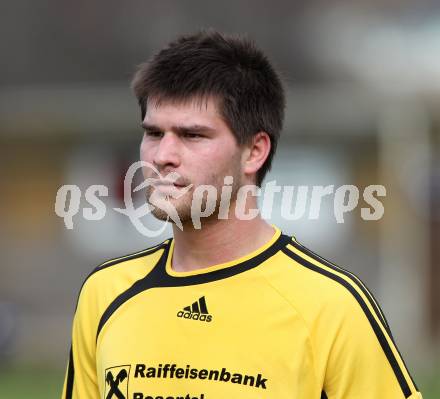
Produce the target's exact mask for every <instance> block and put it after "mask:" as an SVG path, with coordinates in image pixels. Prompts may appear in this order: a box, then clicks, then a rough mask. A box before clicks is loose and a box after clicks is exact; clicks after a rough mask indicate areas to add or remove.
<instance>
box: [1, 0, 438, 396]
mask: <svg viewBox="0 0 440 399" xmlns="http://www.w3.org/2000/svg"><path fill="white" fill-rule="evenodd" d="M0 9H1V12H0V50H1V58H2V62H1V63H0V159H1V168H0V181H1V188H0V190H1V193H0V221H1V222H0V254H1V255H0V276H1V277H0V398H1V399H2V398H8V399H13V398H28V397H29V398H31V397H32V398H33V399H36V398H56V397H59V396H60V392H61V386H62V383H63V379H64V368H65V365H66V360H67V353H68V348H69V345H70V327H71V320H72V315H73V310H74V306H75V301H76V296H77V293H78V290H79V288H80V286H81V282H82V281H83V279H84V278H85V277H86V276H87V274H88V273H89V272H90V271H91V270H92V269H93V268H94V267H95V266H96V265H97V264H99V263H101V262H103V261H104V260H107V259H109V258H112V257H115V256H118V255H123V254H127V253H130V252H134V251H137V250H139V249H142V248H146V247H149V246H151V245H153V244H155V243H156V242H159V241H161V240H163V239H164V238H167V237H168V236H169V234H170V232H171V231H170V229H169V228H168V229H167V230H166V232H165V233H164V234H162V235H161V236H159V237H156V238H153V239H152V238H147V237H144V236H142V235H141V234H140V233H138V232H137V231H136V229H135V228H134V226H133V225H131V223H130V221H129V220H128V219H127V218H126V217H124V216H123V215H121V214H119V213H117V212H114V211H113V208H121V207H124V202H123V192H124V191H123V179H124V175H125V173H126V171H127V168H128V166H129V165H130V164H131V163H132V162H134V161H136V160H138V157H139V154H138V151H139V148H138V147H139V143H140V140H141V136H142V132H141V130H140V128H139V122H140V121H139V110H138V108H137V104H136V101H135V99H134V98H133V96H132V94H131V93H130V89H129V82H130V79H131V76H132V74H133V72H134V70H135V68H136V65H138V64H139V63H141V62H144V61H145V60H146V59H147V58H149V57H150V56H151V55H152V54H153V53H155V52H156V51H158V50H159V49H160V48H161V47H162V46H164V45H165V44H167V43H168V42H169V41H170V40H172V39H174V38H175V37H176V36H177V35H179V34H182V33H190V32H193V31H195V30H197V29H199V28H209V27H214V28H216V29H219V30H222V31H225V32H229V33H246V34H248V35H249V36H250V37H251V38H253V39H254V40H255V41H256V42H257V43H258V45H259V46H260V47H261V48H262V49H263V50H264V51H265V52H266V53H267V55H268V56H269V58H270V59H271V60H272V61H273V62H274V64H275V65H276V66H277V67H278V69H279V70H280V72H281V74H282V75H283V77H284V80H285V82H286V87H287V94H288V104H287V110H286V111H287V113H286V123H285V128H284V130H283V134H282V140H281V142H280V144H279V150H278V153H277V155H276V160H275V163H274V166H273V170H272V171H271V173H270V175H269V176H268V177H267V178H266V182H268V181H271V180H274V179H276V181H277V182H278V183H279V184H288V185H295V186H297V185H309V186H311V185H323V186H326V185H334V186H335V187H339V186H341V185H344V184H350V185H355V186H357V187H358V188H359V189H360V191H361V197H360V201H359V206H358V207H357V208H356V209H355V210H353V211H352V212H350V213H347V214H346V215H345V216H344V223H337V221H336V219H335V213H334V212H335V210H334V207H335V204H334V202H333V199H332V197H331V196H330V197H328V198H325V199H324V201H323V204H322V207H321V212H320V214H319V218H318V219H316V220H313V219H312V220H310V218H308V217H307V215H305V216H304V217H302V218H300V219H298V220H294V221H288V220H285V219H283V217H282V215H280V212H279V210H280V204H279V202H275V204H274V209H273V212H272V214H271V215H270V219H271V221H272V222H273V223H276V224H278V225H279V226H280V227H281V228H282V229H283V230H284V231H285V232H286V233H289V234H293V235H295V236H296V237H297V239H298V240H299V241H301V242H302V243H304V244H305V245H307V246H308V247H311V248H313V250H314V251H316V252H318V253H320V254H321V255H322V256H324V257H326V258H328V259H330V260H332V261H333V262H335V263H337V264H340V265H341V266H343V267H345V268H347V269H349V270H351V271H353V272H354V273H356V274H357V275H358V276H359V277H360V278H361V279H362V280H363V281H364V282H365V283H366V285H367V286H368V287H369V288H370V290H371V291H372V292H373V293H374V295H375V297H376V298H377V299H378V300H379V302H380V304H381V306H382V308H383V310H384V312H385V314H386V316H387V319H388V321H389V324H390V325H391V329H392V331H393V335H394V337H395V340H396V342H397V344H398V346H399V349H400V351H401V353H402V355H403V357H404V359H405V361H406V363H407V365H408V367H409V369H410V371H411V373H412V375H413V377H414V378H415V380H416V383H417V384H418V385H419V387H420V388H421V391H422V393H423V394H424V398H427V399H434V398H440V360H439V359H440V291H439V290H438V286H439V285H440V268H439V261H440V211H439V205H440V51H439V43H440V5H439V4H437V2H433V1H427V0H426V1H425V0H421V1H417V2H414V1H409V0H400V1H385V0H367V1H363V2H352V1H348V0H345V1H343V0H340V1H332V0H330V1H329V0H325V1H324V0H310V1H307V2H305V1H299V0H294V1H284V0H283V1H280V0H278V1H272V2H270V3H269V2H267V1H263V0H255V1H248V0H238V1H234V2H232V1H222V2H209V3H208V2H202V1H188V2H181V1H180V2H179V1H170V0H162V1H160V2H152V1H127V2H119V1H114V0H110V1H106V2H89V1H85V0H79V1H76V2H70V3H69V2H66V1H53V0H46V1H38V2H33V1H30V0H23V1H17V2H3V3H2V5H1V6H0ZM64 184H75V185H78V186H79V187H80V189H81V191H82V193H84V191H85V189H86V188H87V187H89V186H90V185H92V184H103V185H106V186H107V187H108V188H109V195H108V197H107V198H105V199H104V202H105V204H106V206H107V212H106V214H105V217H104V219H102V220H96V221H90V220H85V219H84V218H83V217H82V216H81V212H82V211H83V210H84V208H86V207H88V206H90V205H89V204H88V203H87V202H86V201H85V200H84V197H82V198H81V202H80V204H79V206H80V208H79V211H80V212H79V213H78V214H77V215H76V216H74V218H73V223H74V228H73V229H71V230H70V229H67V228H66V226H65V224H64V221H63V219H61V218H59V217H58V216H57V215H56V213H55V199H56V194H57V190H58V189H59V188H60V186H62V185H64ZM371 184H380V185H383V186H385V187H386V191H387V194H386V197H383V198H381V201H382V202H383V205H384V209H385V213H384V216H383V217H382V218H381V219H380V220H378V221H366V220H363V219H362V218H361V207H365V206H366V205H367V204H366V203H365V201H364V200H363V198H362V190H363V189H364V188H365V187H366V186H368V185H371ZM135 200H136V201H137V202H138V203H140V202H141V201H142V196H141V194H139V196H138V197H135ZM148 223H151V224H154V223H155V221H154V220H149V221H148Z"/></svg>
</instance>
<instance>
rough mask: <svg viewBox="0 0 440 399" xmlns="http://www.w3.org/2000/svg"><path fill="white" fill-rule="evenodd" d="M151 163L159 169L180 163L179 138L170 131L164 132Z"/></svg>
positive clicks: (174, 166) (173, 166) (175, 166)
mask: <svg viewBox="0 0 440 399" xmlns="http://www.w3.org/2000/svg"><path fill="white" fill-rule="evenodd" d="M153 163H154V164H155V165H156V166H157V168H158V169H159V170H163V169H166V168H167V167H172V168H173V169H174V168H177V167H178V166H179V165H180V155H179V139H178V137H176V135H175V134H174V133H172V132H165V133H164V134H163V136H162V137H161V139H160V141H159V143H158V145H157V147H156V150H155V153H154V157H153Z"/></svg>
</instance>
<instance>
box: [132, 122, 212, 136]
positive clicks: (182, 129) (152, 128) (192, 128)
mask: <svg viewBox="0 0 440 399" xmlns="http://www.w3.org/2000/svg"><path fill="white" fill-rule="evenodd" d="M141 127H142V128H144V129H145V130H147V131H149V132H161V131H163V129H162V128H161V127H159V126H156V125H152V124H150V123H145V122H142V123H141ZM214 130H215V129H213V128H212V127H209V126H204V125H189V126H171V131H173V132H175V133H178V134H185V133H190V132H192V133H194V132H195V133H202V132H213V131H214Z"/></svg>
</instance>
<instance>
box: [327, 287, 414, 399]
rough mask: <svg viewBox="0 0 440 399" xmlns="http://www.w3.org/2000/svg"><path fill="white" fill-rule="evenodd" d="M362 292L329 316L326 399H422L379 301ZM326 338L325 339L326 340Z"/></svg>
mask: <svg viewBox="0 0 440 399" xmlns="http://www.w3.org/2000/svg"><path fill="white" fill-rule="evenodd" d="M366 299H367V298H365V297H364V296H363V295H361V294H360V293H359V292H356V291H353V292H351V293H350V292H349V291H345V292H344V293H343V295H341V296H340V297H339V298H337V300H336V303H334V304H332V306H333V309H337V311H335V312H334V313H333V314H332V315H329V316H328V317H329V318H331V320H328V322H329V325H331V326H332V329H333V331H327V334H329V333H330V334H331V335H332V337H333V338H332V342H331V345H330V349H329V351H328V354H327V365H326V371H325V377H324V387H323V389H324V392H325V394H324V393H323V397H324V398H325V397H327V398H328V399H336V398H353V399H355V398H359V399H361V398H362V399H366V398H387V399H403V398H411V399H416V398H418V399H420V398H422V395H421V394H420V393H419V392H418V389H417V386H416V385H415V384H414V382H413V380H412V378H411V376H410V374H409V372H408V370H407V368H406V366H405V364H404V361H403V359H402V357H401V355H400V353H399V351H398V349H397V346H396V345H395V343H394V340H393V338H392V334H391V331H390V329H389V327H388V324H387V322H386V320H385V317H384V316H383V314H382V313H381V311H378V307H377V308H375V307H374V305H376V306H378V305H377V304H376V303H375V302H369V301H368V300H366ZM323 339H324V338H323Z"/></svg>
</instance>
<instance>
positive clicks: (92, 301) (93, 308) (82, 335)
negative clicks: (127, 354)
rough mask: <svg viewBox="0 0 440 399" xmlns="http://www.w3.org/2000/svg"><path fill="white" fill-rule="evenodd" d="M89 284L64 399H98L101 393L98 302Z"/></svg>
mask: <svg viewBox="0 0 440 399" xmlns="http://www.w3.org/2000/svg"><path fill="white" fill-rule="evenodd" d="M90 280H93V279H89V280H86V282H85V283H84V285H83V287H82V289H81V292H80V295H79V298H78V304H77V308H76V311H75V315H74V317H73V325H72V342H71V348H70V354H69V360H68V365H67V371H66V376H65V380H64V387H63V392H62V399H82V398H87V399H98V398H99V397H100V395H99V389H98V381H97V373H96V354H95V353H96V343H95V337H96V326H97V314H98V312H97V306H98V304H97V298H96V292H95V290H94V289H93V287H91V286H92V285H93V283H92V282H91V281H90Z"/></svg>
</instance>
